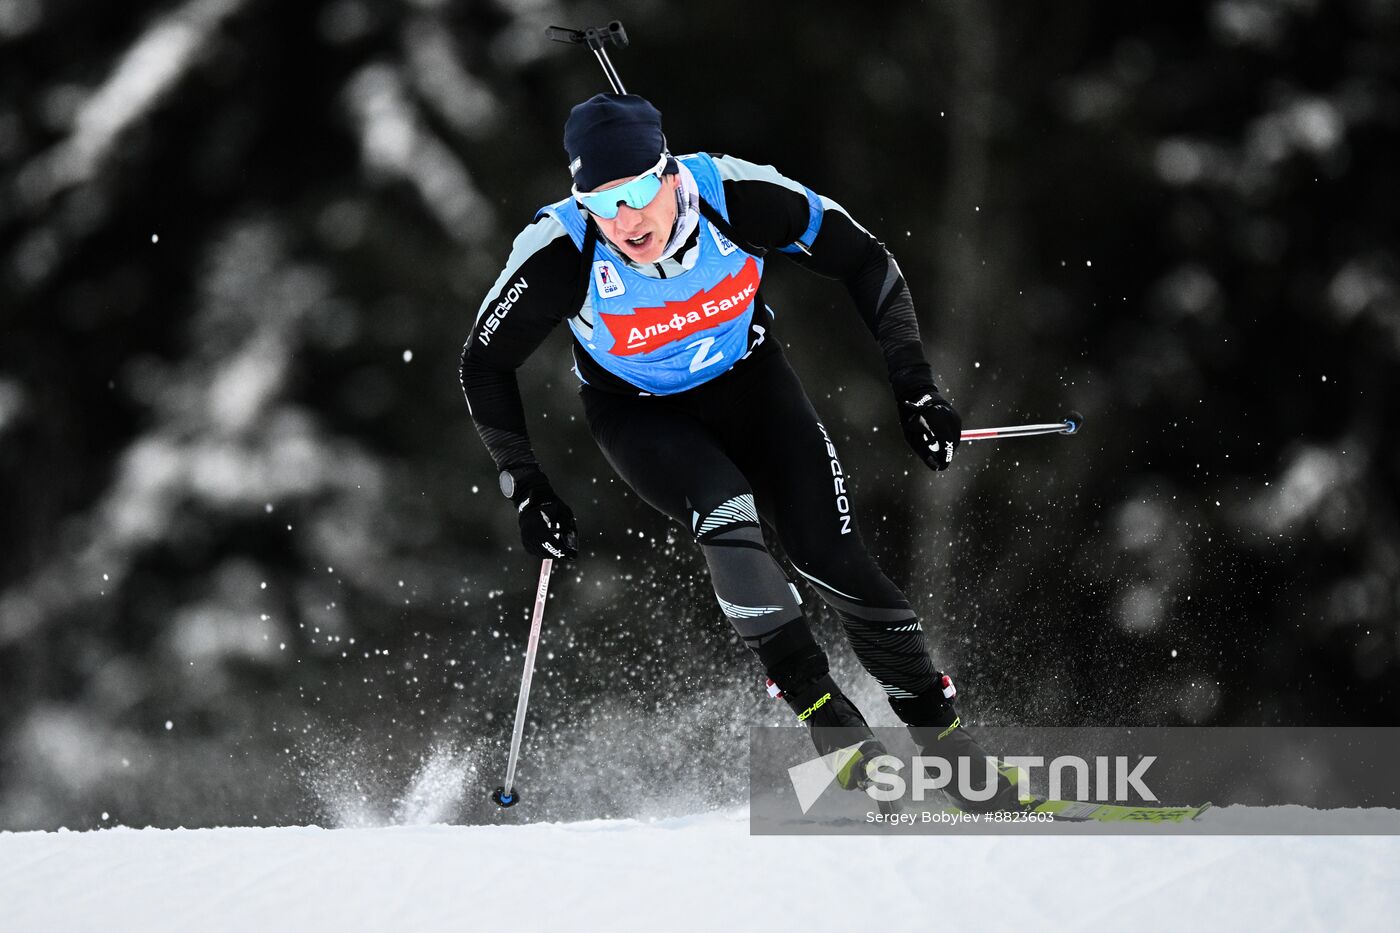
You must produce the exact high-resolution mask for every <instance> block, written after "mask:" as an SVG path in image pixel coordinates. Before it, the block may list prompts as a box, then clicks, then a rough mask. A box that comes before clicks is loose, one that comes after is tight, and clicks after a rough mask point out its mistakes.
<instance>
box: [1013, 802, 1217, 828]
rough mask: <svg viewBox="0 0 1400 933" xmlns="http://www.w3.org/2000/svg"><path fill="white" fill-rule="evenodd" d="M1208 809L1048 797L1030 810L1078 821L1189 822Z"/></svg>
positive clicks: (1060, 818)
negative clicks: (1133, 805) (1130, 804)
mask: <svg viewBox="0 0 1400 933" xmlns="http://www.w3.org/2000/svg"><path fill="white" fill-rule="evenodd" d="M1209 809H1210V804H1209V803H1203V804H1201V805H1200V806H1198V807H1131V806H1123V805H1121V804H1111V803H1088V802H1086V801H1081V800H1045V801H1042V802H1040V803H1038V804H1036V805H1035V806H1034V807H1032V808H1031V811H1030V812H1032V813H1049V814H1050V815H1051V816H1053V817H1054V818H1055V819H1056V820H1065V821H1068V822H1077V823H1087V822H1090V821H1092V822H1096V823H1189V822H1190V821H1192V820H1194V819H1197V818H1198V817H1199V816H1200V815H1201V814H1202V813H1204V812H1206V811H1207V810H1209Z"/></svg>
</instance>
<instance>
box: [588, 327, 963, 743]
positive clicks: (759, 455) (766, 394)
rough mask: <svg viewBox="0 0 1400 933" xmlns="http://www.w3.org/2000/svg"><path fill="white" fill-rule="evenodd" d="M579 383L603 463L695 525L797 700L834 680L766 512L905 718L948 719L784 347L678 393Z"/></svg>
mask: <svg viewBox="0 0 1400 933" xmlns="http://www.w3.org/2000/svg"><path fill="white" fill-rule="evenodd" d="M581 394H582V397H583V401H584V409H585V411H586V413H587V417H588V423H589V426H590V428H591V429H592V432H593V437H594V439H595V440H596V441H597V442H598V446H599V447H600V448H601V449H602V451H603V454H604V456H606V457H607V459H608V462H609V463H611V464H612V466H613V469H615V470H616V471H617V473H618V475H619V476H621V477H622V479H623V480H624V481H625V482H626V483H627V484H628V485H629V486H631V487H632V489H633V490H635V491H636V493H637V494H638V495H639V496H641V497H642V498H643V499H644V500H645V501H646V502H647V503H649V504H650V505H651V506H653V507H654V508H656V509H657V510H659V511H661V512H663V513H665V514H666V515H669V516H670V517H671V518H673V519H675V520H676V521H678V522H681V523H682V524H684V525H685V526H686V527H687V528H689V529H690V531H691V533H692V534H693V535H694V536H695V537H696V539H697V541H698V542H699V543H700V546H701V548H702V550H703V552H704V554H705V559H706V562H707V563H708V564H709V568H710V576H711V580H712V582H713V584H714V588H715V595H716V597H717V598H718V600H719V605H720V608H721V610H723V612H724V614H725V615H726V616H727V617H728V618H729V620H730V622H731V623H732V624H733V626H734V628H735V629H736V630H737V631H738V633H739V634H740V636H741V637H742V638H743V639H744V642H745V643H746V644H747V645H748V646H749V647H750V648H751V649H753V651H754V652H755V654H756V655H757V656H758V659H759V661H760V663H761V664H762V665H763V666H764V669H765V670H766V672H767V674H768V676H769V677H770V678H771V679H772V680H773V681H774V682H775V683H776V684H777V685H778V687H779V688H780V689H782V690H783V691H784V693H785V694H787V695H788V699H789V702H790V703H792V704H793V705H794V708H795V709H798V710H799V712H800V710H801V708H802V707H801V704H804V703H807V702H808V700H809V695H815V696H817V697H820V695H821V693H820V691H821V690H823V689H826V690H830V689H833V688H832V687H831V686H830V678H829V675H828V673H827V662H826V655H825V653H824V652H822V651H821V649H820V648H819V647H818V646H817V644H816V642H815V641H814V640H813V638H812V635H811V631H810V629H809V627H808V625H807V622H806V620H805V619H804V618H803V615H802V609H801V606H800V604H799V598H798V595H797V590H796V587H794V586H793V584H792V583H791V582H790V581H789V580H788V578H787V576H786V574H785V573H784V572H783V570H782V568H781V567H780V566H779V565H778V563H777V561H776V560H774V558H773V556H772V555H771V554H770V553H769V552H768V549H767V547H766V546H765V544H764V541H763V536H762V532H761V529H760V526H759V518H760V516H761V517H762V519H763V521H764V522H766V523H767V524H768V525H769V526H770V527H771V528H773V530H774V531H775V532H776V534H777V537H778V540H779V541H780V543H781V544H782V548H783V550H784V551H785V552H786V553H787V556H788V558H789V560H791V562H792V564H793V566H794V567H795V568H796V570H797V571H798V573H800V574H802V576H804V577H806V578H807V579H808V580H809V581H810V582H811V583H812V585H813V586H814V587H815V588H816V590H817V592H818V593H819V594H821V596H822V598H823V599H824V600H825V601H826V602H827V603H828V604H830V605H831V606H832V608H834V609H835V610H836V612H837V613H838V614H839V615H840V617H841V620H842V623H843V627H844V629H845V633H846V637H847V639H848V640H849V641H850V644H851V648H852V650H854V652H855V654H856V657H857V658H858V659H859V660H860V662H861V664H862V665H864V667H865V669H866V670H867V671H869V673H870V675H871V676H872V677H874V678H875V680H876V681H877V682H878V683H879V684H880V686H881V687H882V688H883V689H884V691H885V693H886V694H887V695H888V696H889V697H890V702H891V705H892V706H893V707H894V709H895V711H896V712H897V713H898V714H899V715H900V716H901V718H903V719H904V720H905V721H906V722H908V723H909V724H910V725H934V724H936V723H945V722H946V721H948V718H949V717H948V714H947V710H948V709H949V706H948V704H947V701H946V698H945V696H944V692H943V690H942V688H941V685H940V680H941V678H942V675H941V673H940V672H938V671H936V670H935V669H934V667H933V662H932V661H931V659H930V658H929V654H928V648H927V646H926V643H925V641H924V636H923V629H922V626H921V625H920V624H919V620H918V618H917V617H916V615H915V613H914V611H913V610H912V609H911V608H910V606H909V602H908V600H906V599H905V598H904V595H903V594H902V593H901V592H900V591H899V589H898V588H897V587H896V586H895V585H894V584H893V583H891V582H890V580H889V578H888V577H886V576H885V575H884V573H883V572H881V570H880V568H879V567H878V566H877V565H876V564H875V561H874V560H873V559H872V558H871V556H870V554H869V552H868V551H867V550H866V547H865V544H864V543H863V542H862V541H861V537H860V532H859V530H858V529H857V527H856V519H855V512H854V507H853V505H852V502H851V494H850V492H849V491H848V490H847V488H846V473H845V470H844V469H843V468H842V466H841V462H840V460H839V459H838V457H837V454H836V448H835V446H834V445H833V443H832V441H831V438H830V435H829V434H828V432H827V430H826V428H825V426H823V424H822V423H821V421H820V420H819V419H818V417H817V413H816V411H815V410H814V409H813V407H812V403H811V402H810V401H808V399H807V395H806V393H805V392H804V391H803V390H802V385H801V383H800V382H799V381H798V379H797V375H796V374H795V373H794V372H793V371H792V368H791V367H790V366H789V365H788V362H787V360H786V358H785V357H784V356H783V355H782V354H781V353H778V352H770V353H765V354H763V355H761V356H755V357H753V358H751V359H748V360H744V361H742V362H741V363H740V364H739V365H737V366H736V367H735V368H734V369H732V370H730V371H729V372H728V373H726V374H724V375H723V376H720V377H718V378H716V379H714V380H712V381H710V382H708V383H705V384H704V385H701V386H699V387H697V388H694V389H691V390H688V391H686V392H683V393H679V394H677V395H670V396H627V395H618V394H613V393H608V392H602V391H599V390H597V389H594V388H591V387H589V386H584V387H583V389H582V392H581ZM814 684H815V685H816V686H813V685H814ZM857 715H858V714H857ZM814 724H815V723H814ZM842 724H847V725H849V724H850V723H842Z"/></svg>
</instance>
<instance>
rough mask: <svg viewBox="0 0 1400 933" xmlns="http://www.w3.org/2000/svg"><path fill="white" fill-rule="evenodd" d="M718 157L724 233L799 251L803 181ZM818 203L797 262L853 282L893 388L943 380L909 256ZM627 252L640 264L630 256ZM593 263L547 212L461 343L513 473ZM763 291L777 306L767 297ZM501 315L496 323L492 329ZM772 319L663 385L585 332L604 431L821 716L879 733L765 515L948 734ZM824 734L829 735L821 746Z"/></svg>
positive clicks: (581, 364)
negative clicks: (729, 361)
mask: <svg viewBox="0 0 1400 933" xmlns="http://www.w3.org/2000/svg"><path fill="white" fill-rule="evenodd" d="M714 158H715V161H716V164H717V165H718V167H719V170H720V173H721V176H722V177H723V184H724V194H725V200H726V203H727V211H728V227H729V229H727V230H723V231H722V232H723V233H725V234H726V235H728V236H729V237H730V239H732V240H733V242H734V243H736V244H738V245H739V246H740V247H742V248H743V249H744V250H746V251H749V252H752V253H756V254H761V253H763V252H765V251H767V250H770V249H777V248H781V247H785V246H788V245H789V244H793V243H794V242H796V241H798V240H799V238H800V237H802V235H803V233H804V231H806V230H808V229H809V225H810V224H811V223H812V213H813V211H814V210H816V209H817V207H816V206H815V205H814V199H813V198H809V197H808V195H807V193H806V192H805V189H804V188H803V187H802V186H801V185H798V184H796V183H794V182H792V181H790V180H789V179H787V178H785V177H783V176H782V175H780V174H779V173H778V172H777V171H775V170H774V169H772V168H771V167H767V166H758V165H754V164H753V163H749V162H745V161H743V160H740V159H735V158H732V157H728V156H715V157H714ZM820 209H821V210H822V212H823V215H822V216H821V218H820V228H819V233H818V234H817V236H816V237H815V239H814V240H813V241H812V242H811V243H810V245H808V244H803V245H804V247H805V252H801V253H798V254H797V255H796V256H794V260H795V261H796V262H797V263H798V264H799V265H801V266H803V267H805V268H808V269H810V270H811V271H813V272H816V273H818V274H821V275H825V276H828V277H831V278H835V279H839V280H840V281H841V282H842V283H843V284H844V285H845V286H846V288H847V289H848V290H849V292H850V294H851V297H852V298H853V299H854V302H855V305H856V308H857V310H858V311H859V313H860V314H861V317H862V318H863V319H864V321H865V323H866V324H867V325H868V326H869V328H870V330H871V332H872V334H873V336H874V337H875V339H876V340H877V341H878V342H879V345H880V347H881V350H882V352H883V355H884V357H885V362H886V367H887V370H888V375H889V378H890V381H891V384H892V386H893V387H894V388H895V389H896V391H898V390H900V389H902V388H912V387H918V386H932V385H933V380H932V372H931V370H930V367H929V364H928V362H927V361H926V360H925V358H924V354H923V349H922V346H921V343H920V339H919V329H918V323H917V320H916V317H915V314H914V307H913V303H912V301H911V299H910V296H909V291H908V288H907V287H906V285H905V282H904V278H903V276H902V275H901V273H900V271H899V267H898V266H897V265H896V264H895V261H894V259H893V258H892V257H891V256H890V254H889V253H888V252H887V251H886V249H885V248H884V246H883V244H881V243H880V242H879V241H878V240H876V239H875V238H874V237H873V236H871V235H870V234H869V233H868V232H866V231H865V230H864V229H863V228H862V227H860V226H859V225H858V224H856V223H855V222H854V221H853V220H852V219H851V218H850V216H849V215H848V214H847V213H846V212H845V211H844V210H843V209H842V208H841V207H840V206H839V205H837V204H836V203H835V202H832V201H830V200H827V199H821V201H820ZM710 216H711V215H709V214H707V215H706V217H707V218H710ZM710 222H712V220H711V219H702V220H700V221H699V224H700V226H698V227H697V228H696V230H695V231H694V233H693V234H692V236H691V239H690V241H688V243H687V245H685V246H682V248H681V249H679V250H677V251H676V253H675V254H674V255H673V257H672V258H671V259H668V260H665V261H662V262H659V263H656V264H654V268H650V267H649V268H646V269H640V270H638V271H641V272H642V273H643V274H648V275H653V276H657V277H667V275H668V272H670V273H672V274H674V273H675V272H677V271H683V270H684V269H685V268H687V267H686V261H687V259H688V258H691V257H690V253H691V250H693V248H694V246H693V244H694V242H695V240H696V239H697V238H698V237H699V236H700V235H701V232H702V229H701V228H702V227H703V225H704V224H706V223H710ZM720 222H721V223H722V222H723V221H722V219H721V220H720ZM616 261H626V260H625V258H624V257H623V256H622V255H621V254H620V253H618V254H616ZM581 267H582V269H583V270H584V271H583V274H582V275H581ZM633 268H634V269H636V268H637V267H635V266H633ZM586 269H587V263H586V262H584V259H583V257H581V255H580V250H579V247H578V246H577V245H575V243H574V241H573V240H572V239H570V237H568V236H566V235H564V231H563V229H562V228H561V226H560V224H559V223H558V222H557V221H555V220H553V219H552V218H550V217H541V218H540V219H538V220H536V221H535V223H533V224H531V225H530V227H528V228H527V229H526V230H525V231H524V232H523V233H522V234H521V235H520V236H519V237H518V238H517V240H516V243H515V247H514V251H513V252H512V254H511V257H510V259H509V260H508V262H507V266H506V269H505V270H504V271H503V272H502V274H501V276H500V278H499V279H498V280H497V282H496V285H495V287H494V288H493V289H492V292H491V293H490V294H488V295H487V297H486V299H485V301H484V302H483V303H482V306H481V312H480V313H479V314H478V318H477V326H476V327H475V328H474V329H473V332H472V335H471V337H470V338H469V339H468V340H467V342H466V346H465V347H464V349H463V353H462V366H461V380H462V388H463V391H464V393H465V394H466V397H467V401H468V404H469V406H470V409H471V412H472V415H473V417H474V419H475V421H476V424H477V427H478V430H479V432H480V434H481V437H482V440H483V441H484V442H485V444H486V446H487V449H488V450H489V451H490V453H491V456H492V458H493V459H494V460H495V463H496V466H497V468H498V469H501V470H508V469H518V468H521V467H533V466H534V465H535V457H534V454H533V451H532V450H531V447H530V443H529V440H528V435H527V433H526V429H525V418H524V409H523V405H522V403H521V399H520V393H519V388H518V385H517V382H516V377H515V371H516V369H517V368H518V367H519V366H520V365H521V364H522V363H523V362H524V361H525V359H526V358H527V357H528V356H529V355H530V353H531V352H533V351H534V349H535V348H536V347H537V346H539V344H540V343H541V341H543V339H544V338H545V336H546V335H547V334H548V333H549V332H550V330H552V329H553V327H554V326H555V325H557V324H559V323H560V322H562V321H564V320H566V319H567V318H569V317H570V316H571V315H575V314H578V313H580V307H581V302H583V303H585V304H586V300H587V299H586V297H585V296H584V293H583V288H582V287H581V283H582V282H584V281H586V280H587V279H586V275H587V272H586ZM522 283H523V287H522ZM756 300H757V307H758V308H760V309H761V308H764V307H765V306H764V305H763V303H762V296H761V292H760V294H759V297H758V298H757V299H756ZM503 306H505V307H506V311H504V312H503V311H501V310H500V309H501V308H502V307H503ZM493 318H494V320H492V319H493ZM488 320H491V321H492V323H491V325H490V326H491V333H490V334H489V335H488V336H487V337H486V339H485V340H483V339H481V336H482V331H483V322H484V321H488ZM771 327H772V322H771V320H770V318H769V315H767V314H758V313H756V314H755V315H754V318H753V324H752V325H751V328H750V334H749V346H748V353H747V354H746V355H745V356H744V357H743V358H742V359H741V360H739V361H738V362H737V363H735V364H734V365H733V366H732V367H731V368H729V369H728V370H726V371H724V372H723V373H722V374H721V375H718V376H716V377H714V378H712V379H710V380H708V381H706V382H703V383H702V384H700V385H698V386H696V387H694V388H691V389H687V390H685V391H682V392H678V393H675V394H671V395H660V396H658V395H647V394H645V393H641V392H640V391H639V390H638V389H637V387H635V386H632V385H629V384H628V383H626V382H625V381H623V380H622V379H620V378H619V377H617V376H616V375H614V374H612V373H610V372H608V371H607V370H605V369H603V368H602V367H601V366H599V365H598V364H597V363H596V362H594V361H593V360H592V359H591V357H590V356H589V353H588V352H587V351H586V350H585V349H584V348H583V347H581V346H579V344H578V341H577V339H576V340H575V348H574V356H575V360H576V364H577V370H578V372H579V375H580V376H581V378H582V379H583V380H584V383H585V384H584V385H583V386H582V388H581V392H580V394H581V397H582V399H583V404H584V411H585V412H586V415H587V419H588V424H589V426H590V428H591V430H592V433H593V437H594V438H595V440H596V441H597V443H598V445H599V447H600V448H601V449H602V451H603V453H604V455H605V456H606V457H607V460H608V462H609V463H610V464H611V465H612V466H613V468H614V469H615V470H616V471H617V473H618V475H619V476H620V477H621V478H622V479H623V480H624V481H625V482H626V483H627V484H628V485H629V486H630V487H631V488H632V489H633V490H634V491H636V493H637V494H638V495H639V496H641V497H642V499H644V500H645V501H646V502H648V503H649V504H650V505H652V506H653V507H655V508H656V509H657V510H659V511H661V512H663V513H665V514H666V515H668V516H670V517H671V518H673V519H675V520H676V521H678V522H680V523H682V524H683V525H685V526H686V527H687V528H688V529H689V530H690V532H691V533H692V534H693V535H694V536H695V538H696V540H697V541H698V542H699V545H700V547H701V548H702V550H703V552H704V555H705V559H706V561H707V563H708V565H709V569H710V574H711V579H712V582H713V584H714V588H715V594H716V597H717V598H718V601H719V605H720V608H721V610H722V611H723V612H724V614H725V615H726V616H727V617H728V618H729V620H730V622H731V623H732V624H733V626H734V628H735V629H736V630H737V631H738V632H739V634H740V635H741V636H742V637H743V639H744V641H745V643H746V644H748V645H749V647H750V648H751V649H752V650H753V651H754V653H755V654H756V655H757V657H758V659H759V662H760V663H761V664H762V666H763V668H764V670H765V671H766V673H767V675H768V676H769V677H770V678H771V679H772V680H773V681H774V683H776V684H777V685H778V687H779V688H780V689H781V690H782V691H783V693H784V695H785V698H786V699H787V701H788V702H789V704H790V705H791V706H792V707H793V709H794V711H795V712H797V713H798V714H799V716H800V717H802V715H803V714H804V713H806V714H807V715H806V716H805V717H804V718H805V720H806V722H807V723H808V724H809V725H812V726H846V727H852V726H854V727H858V728H864V719H863V718H862V717H861V716H860V713H859V712H858V711H857V710H856V709H855V708H854V706H853V705H852V704H851V703H850V702H849V700H847V699H846V698H845V697H844V695H843V694H842V693H841V691H840V689H839V688H838V687H837V686H836V685H835V683H834V682H833V681H832V679H831V677H830V674H829V671H828V665H827V658H826V655H825V653H824V652H823V651H822V649H821V648H820V646H819V645H818V644H817V643H816V641H815V640H814V639H813V637H812V635H811V632H810V629H809V627H808V624H807V622H806V620H805V619H804V618H803V614H802V608H801V605H800V603H799V600H798V597H797V590H796V588H795V587H794V586H793V585H792V583H791V582H790V581H789V579H788V578H787V576H786V575H785V573H784V572H783V570H782V568H781V567H780V566H779V564H778V562H777V561H776V560H775V559H774V558H773V556H772V555H771V554H770V553H769V551H768V550H767V548H766V546H765V544H764V540H763V536H762V533H761V529H760V525H759V522H760V519H761V520H762V521H764V522H766V523H767V524H768V525H770V526H771V527H772V528H773V530H774V531H775V532H776V534H777V536H778V539H779V541H780V542H781V543H782V547H783V550H784V551H785V552H786V553H787V556H788V557H789V558H790V560H791V561H792V564H793V566H794V567H795V569H796V570H797V572H798V573H800V574H801V575H802V576H803V577H805V578H806V579H807V580H808V581H809V582H810V583H811V584H812V585H813V586H814V587H815V588H816V590H817V592H818V593H819V594H820V595H821V597H822V598H823V599H824V600H825V601H826V602H827V603H828V604H830V605H831V606H832V607H833V608H834V609H835V610H836V611H837V613H838V614H839V615H840V617H841V619H842V622H843V623H844V629H845V633H846V636H847V638H848V639H849V641H850V644H851V647H852V649H853V650H854V651H855V654H856V656H857V658H858V659H859V660H860V662H861V663H862V665H864V667H865V668H866V670H867V671H869V673H870V674H871V676H872V677H874V678H875V679H876V681H877V682H879V684H880V686H881V687H882V688H883V689H884V690H885V692H886V694H887V695H888V696H889V698H890V703H891V706H892V707H893V708H894V710H895V712H896V713H897V714H898V715H899V716H900V718H901V719H903V720H904V721H905V722H906V723H908V724H909V725H911V726H916V727H938V728H940V729H941V728H943V727H946V726H948V725H949V724H951V723H952V722H953V721H954V720H955V714H954V712H953V710H952V705H951V703H950V697H951V695H952V690H951V686H950V685H949V682H948V681H947V679H946V678H945V677H943V675H942V674H941V672H939V671H937V670H936V669H935V668H934V665H933V663H932V661H931V660H930V657H929V654H928V649H927V646H926V643H925V639H924V635H923V629H922V627H921V625H920V623H919V620H918V618H917V616H916V614H915V613H914V611H913V610H912V609H911V607H910V605H909V602H908V600H906V599H905V598H904V596H903V594H902V593H901V592H900V591H899V589H898V588H897V587H896V586H895V585H894V584H893V583H891V582H890V580H889V579H888V578H887V577H886V576H885V575H884V573H882V572H881V570H880V568H879V567H878V566H877V565H876V564H875V561H874V560H873V559H872V558H871V556H870V554H869V552H868V550H867V549H866V546H865V544H864V542H863V541H862V540H861V536H860V531H859V528H858V527H857V523H856V519H855V509H854V506H853V504H852V501H851V494H850V491H849V490H848V489H847V487H846V473H845V469H844V467H843V466H842V464H841V461H840V457H839V456H838V453H837V450H836V447H835V445H834V444H833V443H832V439H831V437H830V434H829V432H828V431H827V429H826V427H825V426H824V425H823V424H822V422H821V420H820V418H819V416H818V415H817V412H816V411H815V409H814V408H813V406H812V404H811V402H810V401H809V400H808V398H807V396H806V394H805V393H804V391H803V389H802V385H801V383H800V382H799V381H798V379H797V376H796V374H795V373H794V372H793V370H792V368H791V367H790V366H789V365H788V362H787V360H786V358H785V357H784V355H783V353H782V351H781V348H780V346H779V343H778V341H777V340H776V339H774V338H773V336H772V333H771ZM828 695H829V696H828ZM819 701H820V702H819ZM814 704H815V709H814ZM809 711H810V712H809ZM824 744H825V743H823V742H821V741H820V740H819V741H818V747H819V748H820V749H822V750H823V751H825V750H827V748H825V747H824Z"/></svg>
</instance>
